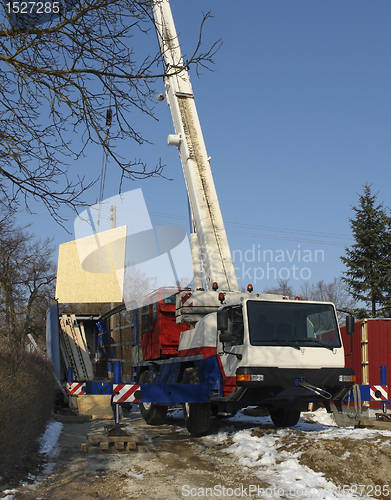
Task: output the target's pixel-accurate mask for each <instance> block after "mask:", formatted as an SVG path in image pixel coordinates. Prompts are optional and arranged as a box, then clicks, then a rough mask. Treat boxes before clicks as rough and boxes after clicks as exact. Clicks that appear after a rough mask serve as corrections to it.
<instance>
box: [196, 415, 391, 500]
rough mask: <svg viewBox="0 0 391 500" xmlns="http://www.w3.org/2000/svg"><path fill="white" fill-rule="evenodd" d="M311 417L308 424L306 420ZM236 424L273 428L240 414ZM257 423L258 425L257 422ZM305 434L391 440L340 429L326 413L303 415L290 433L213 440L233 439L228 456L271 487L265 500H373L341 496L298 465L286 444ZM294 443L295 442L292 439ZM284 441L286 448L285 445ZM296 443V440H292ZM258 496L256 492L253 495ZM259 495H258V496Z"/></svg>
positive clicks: (223, 435)
mask: <svg viewBox="0 0 391 500" xmlns="http://www.w3.org/2000/svg"><path fill="white" fill-rule="evenodd" d="M308 417H309V420H307V418H308ZM231 420H235V421H243V422H254V421H256V424H255V425H256V426H265V425H266V426H267V425H272V421H271V419H270V417H257V418H256V419H254V417H250V416H246V415H244V414H243V413H241V412H239V413H238V414H237V415H236V416H235V417H233V419H231ZM254 423H255V422H254ZM293 429H294V430H295V431H301V432H304V433H305V437H306V438H307V439H313V440H320V439H323V440H324V439H333V440H334V439H342V438H348V439H352V440H364V439H367V438H373V437H375V436H377V435H383V436H388V437H391V432H390V431H378V430H373V429H355V428H353V427H351V428H340V427H337V426H336V424H335V422H334V420H333V418H332V416H331V415H329V414H328V413H327V412H326V410H324V409H320V410H317V411H316V412H308V413H305V414H302V417H301V418H300V421H299V423H298V424H297V425H296V426H295V427H294V428H291V429H278V430H276V431H275V432H274V433H264V434H262V433H261V435H259V436H257V435H256V434H255V435H254V432H253V430H251V429H250V430H248V429H246V430H241V431H236V432H235V431H234V430H233V428H232V429H230V428H229V427H228V428H225V429H224V430H222V431H220V432H219V433H218V434H217V435H215V436H208V437H207V438H205V439H212V440H215V441H217V442H219V443H222V442H224V441H225V440H226V439H227V438H228V437H230V439H231V441H232V444H231V445H230V446H229V447H228V448H225V451H226V452H227V453H232V454H233V455H235V456H236V457H237V458H238V461H239V463H240V464H241V465H243V466H245V467H249V468H253V470H254V472H255V474H256V475H257V477H258V478H259V479H260V480H262V481H263V482H266V483H268V484H270V485H271V486H270V488H264V489H263V490H262V492H261V495H262V498H264V499H265V500H266V499H267V500H269V499H273V500H277V499H279V498H281V499H282V498H292V499H295V498H311V499H312V498H316V499H324V500H332V499H338V500H350V499H357V498H360V499H361V500H365V499H369V498H373V497H369V496H365V495H359V494H357V495H356V494H355V493H354V489H353V491H352V489H350V492H342V491H341V490H340V489H338V487H337V486H336V485H335V484H333V483H332V482H330V481H327V480H326V479H325V478H324V477H323V473H320V472H315V471H313V470H312V469H310V468H309V467H307V466H303V465H301V464H300V462H299V458H300V455H301V453H302V452H300V451H298V452H294V451H289V449H287V446H286V441H287V440H288V439H289V438H291V436H292V430H293ZM291 439H292V438H291ZM283 441H284V444H283ZM293 441H294V438H293ZM254 493H255V492H254ZM257 493H258V494H259V492H257Z"/></svg>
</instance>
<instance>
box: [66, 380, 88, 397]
mask: <svg viewBox="0 0 391 500" xmlns="http://www.w3.org/2000/svg"><path fill="white" fill-rule="evenodd" d="M85 388H86V384H85V383H84V382H72V383H70V382H67V394H70V395H71V396H76V395H77V394H85Z"/></svg>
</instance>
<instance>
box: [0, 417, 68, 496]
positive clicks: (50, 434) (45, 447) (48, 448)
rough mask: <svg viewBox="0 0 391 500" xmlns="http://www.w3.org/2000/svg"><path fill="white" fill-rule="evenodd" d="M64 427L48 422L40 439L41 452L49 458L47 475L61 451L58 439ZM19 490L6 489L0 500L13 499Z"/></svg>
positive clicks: (57, 423) (46, 467)
mask: <svg viewBox="0 0 391 500" xmlns="http://www.w3.org/2000/svg"><path fill="white" fill-rule="evenodd" d="M62 427H63V424H62V423H60V422H55V421H54V420H52V421H51V422H49V423H48V425H47V426H46V429H45V432H44V433H43V434H42V436H41V437H40V438H39V440H38V442H39V445H40V450H39V451H40V453H42V455H46V459H47V460H48V462H47V464H46V465H45V469H44V474H45V475H47V474H50V473H51V471H52V469H53V467H54V465H55V462H54V460H55V458H56V456H57V455H58V453H59V447H58V439H59V437H60V434H61V429H62ZM29 476H30V477H29V479H32V480H34V479H36V480H37V481H38V478H35V477H34V476H32V475H31V474H30V475H29ZM32 489H33V488H32ZM17 492H18V490H15V489H12V490H4V491H3V492H1V494H2V495H3V496H2V497H1V498H0V500H13V499H14V498H15V497H14V494H15V493H17Z"/></svg>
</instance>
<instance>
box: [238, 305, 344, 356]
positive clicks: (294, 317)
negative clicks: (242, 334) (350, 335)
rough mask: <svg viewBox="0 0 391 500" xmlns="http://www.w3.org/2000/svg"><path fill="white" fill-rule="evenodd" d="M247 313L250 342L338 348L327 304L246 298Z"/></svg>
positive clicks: (334, 320)
mask: <svg viewBox="0 0 391 500" xmlns="http://www.w3.org/2000/svg"><path fill="white" fill-rule="evenodd" d="M247 314H248V324H249V332H250V343H251V344H252V345H292V346H293V347H299V346H301V345H303V346H304V345H305V346H308V347H327V348H329V349H333V348H336V347H341V341H340V337H339V333H338V326H337V321H336V318H335V313H334V308H333V306H332V305H330V304H307V303H301V302H299V301H296V302H294V303H293V302H266V301H265V302H263V301H262V302H260V301H255V300H249V301H248V302H247Z"/></svg>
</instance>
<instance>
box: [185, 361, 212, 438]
mask: <svg viewBox="0 0 391 500" xmlns="http://www.w3.org/2000/svg"><path fill="white" fill-rule="evenodd" d="M183 383H184V384H199V383H200V380H199V377H198V373H197V370H196V369H195V368H186V370H185V372H184V374H183ZM183 416H184V419H185V423H186V427H187V430H188V431H189V432H190V434H205V433H207V432H208V431H209V427H210V403H184V404H183Z"/></svg>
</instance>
